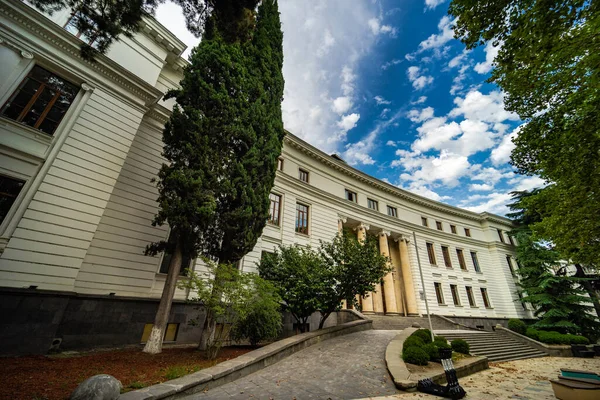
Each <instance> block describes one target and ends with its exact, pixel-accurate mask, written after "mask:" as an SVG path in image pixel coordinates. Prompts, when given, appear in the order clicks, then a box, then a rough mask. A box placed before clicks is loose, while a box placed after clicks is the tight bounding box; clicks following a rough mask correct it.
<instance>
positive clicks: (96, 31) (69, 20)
mask: <svg viewBox="0 0 600 400" xmlns="http://www.w3.org/2000/svg"><path fill="white" fill-rule="evenodd" d="M79 13H80V11H73V12H72V13H71V15H70V16H69V19H68V20H67V22H66V23H65V24H64V25H63V29H64V30H66V31H67V32H69V33H70V34H72V35H73V36H75V37H76V38H78V39H80V40H81V41H82V42H84V43H87V44H89V45H90V46H92V47H94V42H96V39H98V36H99V32H98V29H94V30H93V31H94V32H95V35H93V36H92V37H91V38H86V39H87V40H83V38H82V37H81V35H82V33H81V31H80V30H79V28H77V25H73V27H74V28H75V29H77V33H74V32H71V31H70V30H69V29H67V27H68V26H69V24H70V23H71V21H73V19H74V18H75V15H76V14H79ZM96 28H97V26H96Z"/></svg>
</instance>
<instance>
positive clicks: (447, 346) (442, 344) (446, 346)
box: [433, 340, 452, 350]
mask: <svg viewBox="0 0 600 400" xmlns="http://www.w3.org/2000/svg"><path fill="white" fill-rule="evenodd" d="M433 344H435V346H436V347H437V348H438V349H440V350H441V349H451V348H452V346H450V344H448V342H447V341H446V342H442V341H440V340H438V341H437V342H433Z"/></svg>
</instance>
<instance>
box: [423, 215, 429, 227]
mask: <svg viewBox="0 0 600 400" xmlns="http://www.w3.org/2000/svg"><path fill="white" fill-rule="evenodd" d="M421 225H423V226H429V224H428V223H427V218H425V217H421Z"/></svg>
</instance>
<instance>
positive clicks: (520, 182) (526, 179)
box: [508, 175, 546, 191]
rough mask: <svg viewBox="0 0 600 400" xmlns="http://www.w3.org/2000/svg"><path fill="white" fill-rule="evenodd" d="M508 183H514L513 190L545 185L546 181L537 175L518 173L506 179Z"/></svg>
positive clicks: (530, 188) (531, 188)
mask: <svg viewBox="0 0 600 400" xmlns="http://www.w3.org/2000/svg"><path fill="white" fill-rule="evenodd" d="M508 183H511V184H514V185H515V187H514V190H527V191H529V190H533V189H537V188H541V187H544V186H546V181H544V180H543V179H542V178H540V177H539V176H523V175H519V176H517V177H515V178H514V179H511V180H510V181H508Z"/></svg>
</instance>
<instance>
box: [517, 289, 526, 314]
mask: <svg viewBox="0 0 600 400" xmlns="http://www.w3.org/2000/svg"><path fill="white" fill-rule="evenodd" d="M517 295H518V296H519V301H520V302H521V307H523V310H525V311H527V304H526V303H525V302H524V301H523V295H522V294H521V292H517Z"/></svg>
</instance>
